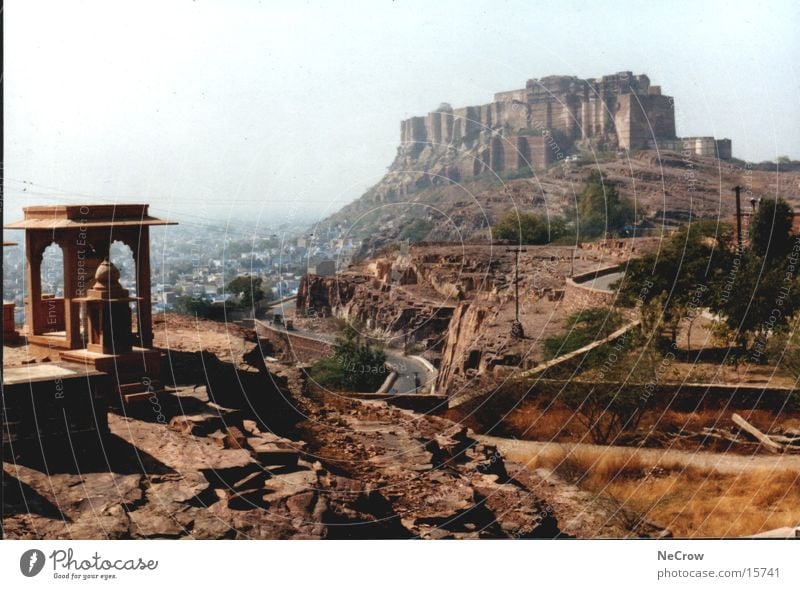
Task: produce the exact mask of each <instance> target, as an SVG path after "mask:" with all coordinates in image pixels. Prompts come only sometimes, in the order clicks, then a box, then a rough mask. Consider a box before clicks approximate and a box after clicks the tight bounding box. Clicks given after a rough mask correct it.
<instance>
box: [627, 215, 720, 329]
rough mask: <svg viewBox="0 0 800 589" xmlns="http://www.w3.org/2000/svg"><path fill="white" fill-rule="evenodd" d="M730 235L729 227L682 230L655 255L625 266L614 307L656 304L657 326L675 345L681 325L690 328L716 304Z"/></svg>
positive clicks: (715, 225)
mask: <svg viewBox="0 0 800 589" xmlns="http://www.w3.org/2000/svg"><path fill="white" fill-rule="evenodd" d="M732 235H733V234H732V231H731V228H730V226H728V225H724V224H718V223H717V222H716V221H699V222H696V223H692V224H690V225H686V226H684V227H683V228H681V229H680V230H679V231H677V232H676V233H675V234H674V235H673V236H671V237H670V238H669V240H667V242H666V244H664V246H663V247H662V248H661V250H660V251H658V252H655V253H652V254H647V255H645V256H643V257H641V258H636V259H634V260H631V261H630V263H629V264H628V266H627V268H626V271H625V276H624V277H623V279H622V280H621V281H620V282H619V284H618V286H619V296H620V298H619V300H620V302H621V303H623V304H629V305H643V304H648V303H651V302H652V301H662V303H661V304H663V308H662V313H663V315H662V317H663V321H662V326H663V327H665V328H666V329H667V330H668V332H669V335H670V339H671V341H672V342H673V343H675V342H676V340H677V335H678V329H679V327H680V323H681V321H684V320H687V321H689V322H693V321H694V319H695V318H696V317H697V316H698V315H699V312H700V310H701V309H702V308H704V307H708V306H711V305H712V303H713V302H714V301H715V300H716V298H717V297H716V293H717V291H718V288H719V286H718V284H719V283H721V281H722V280H723V279H724V273H725V269H726V268H728V267H729V266H730V262H731V259H732V257H731V256H732V250H731V249H730V244H731V238H732Z"/></svg>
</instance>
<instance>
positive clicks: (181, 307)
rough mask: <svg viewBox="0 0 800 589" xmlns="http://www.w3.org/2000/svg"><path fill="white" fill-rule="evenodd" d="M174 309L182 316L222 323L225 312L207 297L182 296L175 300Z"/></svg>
mask: <svg viewBox="0 0 800 589" xmlns="http://www.w3.org/2000/svg"><path fill="white" fill-rule="evenodd" d="M174 309H175V312H176V313H180V314H181V315H191V316H192V317H200V318H201V319H212V320H214V321H222V320H223V319H224V318H225V312H224V309H223V308H222V306H221V305H215V304H214V303H213V302H211V300H210V299H208V298H206V297H204V296H203V297H190V296H181V297H177V298H176V299H175V305H174Z"/></svg>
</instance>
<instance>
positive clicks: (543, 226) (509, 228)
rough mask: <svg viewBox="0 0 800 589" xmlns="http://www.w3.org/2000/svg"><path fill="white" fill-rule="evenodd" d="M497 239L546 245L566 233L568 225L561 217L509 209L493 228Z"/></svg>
mask: <svg viewBox="0 0 800 589" xmlns="http://www.w3.org/2000/svg"><path fill="white" fill-rule="evenodd" d="M492 233H493V235H494V237H496V238H497V239H506V240H508V241H511V242H513V243H518V244H522V245H544V244H547V243H550V242H551V241H555V240H556V239H558V238H560V237H562V236H563V235H564V234H565V233H566V225H565V223H564V220H563V219H562V218H560V217H550V218H549V219H548V218H547V217H546V216H544V215H540V214H535V213H519V212H517V211H508V212H507V213H505V214H504V215H503V216H502V217H501V218H500V220H499V221H498V222H497V224H496V225H495V226H494V227H493V228H492Z"/></svg>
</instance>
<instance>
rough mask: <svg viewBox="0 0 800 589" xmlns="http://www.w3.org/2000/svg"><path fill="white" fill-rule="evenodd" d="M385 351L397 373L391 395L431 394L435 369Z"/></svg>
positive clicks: (299, 333)
mask: <svg viewBox="0 0 800 589" xmlns="http://www.w3.org/2000/svg"><path fill="white" fill-rule="evenodd" d="M257 323H258V324H261V325H262V326H265V327H266V328H267V329H271V330H273V331H277V332H280V333H291V334H292V335H293V336H295V337H301V338H305V339H309V340H314V341H319V342H325V343H326V344H333V343H335V341H336V335H333V334H329V333H317V332H314V331H309V330H307V329H300V328H296V329H293V330H291V331H287V330H286V329H284V328H283V327H279V326H277V325H273V324H267V323H266V322H263V321H257ZM383 351H384V353H385V354H386V363H387V364H388V365H389V366H391V367H392V369H393V370H394V371H395V372H397V380H395V382H394V384H393V385H392V388H391V390H390V392H391V394H397V395H407V394H411V393H419V394H422V393H427V392H430V389H431V387H432V386H433V383H434V382H435V381H436V370H435V369H434V370H431V369H430V367H428V366H426V364H425V362H423V361H421V360H420V359H419V358H415V357H413V356H404V355H403V354H401V353H399V352H395V351H394V350H391V349H389V348H385V349H384V350H383Z"/></svg>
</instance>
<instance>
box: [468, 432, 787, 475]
mask: <svg viewBox="0 0 800 589" xmlns="http://www.w3.org/2000/svg"><path fill="white" fill-rule="evenodd" d="M475 437H476V438H478V439H479V440H480V441H481V442H484V443H487V444H491V445H493V446H497V448H498V449H499V450H500V451H501V452H504V453H509V452H510V453H514V454H516V455H519V454H521V453H524V454H526V455H527V454H528V453H530V456H531V457H533V456H535V455H536V453H538V452H542V451H548V450H554V451H555V450H558V451H561V450H563V451H568V450H572V449H585V450H591V451H595V452H598V453H606V452H607V453H611V454H614V455H615V456H635V457H637V458H641V459H644V460H645V461H652V463H653V464H656V463H658V462H659V461H666V462H673V463H674V462H677V463H679V464H681V465H683V466H685V467H688V466H694V467H697V468H702V469H711V468H713V469H716V470H717V471H718V472H721V473H726V474H739V473H741V472H743V471H752V470H762V471H780V470H796V471H800V455H797V454H781V455H779V456H766V455H763V454H757V455H755V456H742V455H741V454H733V453H731V452H724V453H723V452H706V451H702V452H690V451H687V450H661V449H658V448H631V447H628V446H600V445H597V444H575V443H566V444H564V443H560V442H532V441H527V440H512V439H509V438H498V437H496V436H475ZM598 456H599V454H598ZM765 474H768V473H765Z"/></svg>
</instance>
